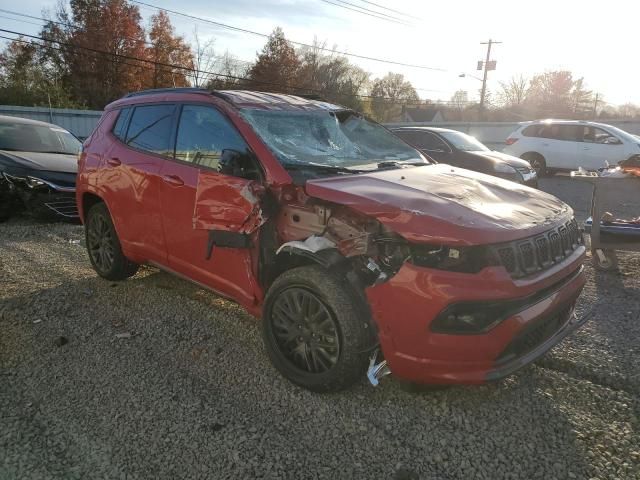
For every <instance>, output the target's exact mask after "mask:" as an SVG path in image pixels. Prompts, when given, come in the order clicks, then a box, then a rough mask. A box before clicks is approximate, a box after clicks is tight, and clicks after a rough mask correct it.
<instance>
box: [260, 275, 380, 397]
mask: <svg viewBox="0 0 640 480" xmlns="http://www.w3.org/2000/svg"><path fill="white" fill-rule="evenodd" d="M350 292H351V290H350V288H349V286H347V285H345V284H344V283H343V281H342V280H340V279H339V278H338V277H336V276H335V275H333V274H331V273H329V272H328V271H327V270H325V269H323V268H321V267H319V266H306V267H299V268H295V269H293V270H289V271H287V272H285V273H283V274H282V275H281V276H280V277H278V278H277V279H276V281H275V282H274V283H273V285H272V286H271V288H270V289H269V292H268V293H267V297H266V300H265V306H264V316H263V337H264V342H265V347H266V350H267V353H268V355H269V358H270V360H271V362H272V363H273V365H274V366H275V367H276V368H277V369H278V370H279V371H280V373H281V374H282V375H283V376H284V377H285V378H287V379H288V380H290V381H292V382H293V383H295V384H297V385H300V386H302V387H304V388H307V389H309V390H313V391H316V392H329V391H338V390H342V389H344V388H347V387H349V386H350V385H352V384H353V383H354V382H356V381H357V380H358V378H359V377H361V378H364V376H365V373H366V370H367V366H368V352H367V347H368V346H370V345H371V330H370V327H369V324H368V321H367V319H366V318H364V315H363V314H362V312H361V311H360V310H359V309H358V307H357V305H356V300H355V294H353V293H351V294H350Z"/></svg>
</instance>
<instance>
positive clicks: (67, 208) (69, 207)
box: [45, 198, 79, 218]
mask: <svg viewBox="0 0 640 480" xmlns="http://www.w3.org/2000/svg"><path fill="white" fill-rule="evenodd" d="M45 206H46V207H47V208H49V209H51V210H53V211H54V212H55V213H57V214H58V215H60V216H62V217H66V218H77V217H78V216H79V215H78V206H77V205H76V201H75V199H71V198H70V199H64V200H56V201H54V202H47V203H45Z"/></svg>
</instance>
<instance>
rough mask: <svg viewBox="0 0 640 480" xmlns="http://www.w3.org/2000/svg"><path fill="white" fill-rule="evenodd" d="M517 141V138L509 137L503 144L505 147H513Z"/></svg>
mask: <svg viewBox="0 0 640 480" xmlns="http://www.w3.org/2000/svg"><path fill="white" fill-rule="evenodd" d="M517 141H518V139H517V138H514V137H509V138H507V139H506V140H505V141H504V143H506V144H507V145H513V144H514V143H516V142H517Z"/></svg>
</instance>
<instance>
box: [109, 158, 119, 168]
mask: <svg viewBox="0 0 640 480" xmlns="http://www.w3.org/2000/svg"><path fill="white" fill-rule="evenodd" d="M107 164H108V165H111V166H112V167H118V166H120V165H122V162H121V161H120V159H119V158H118V157H112V158H109V159H108V160H107Z"/></svg>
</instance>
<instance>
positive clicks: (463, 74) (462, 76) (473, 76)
mask: <svg viewBox="0 0 640 480" xmlns="http://www.w3.org/2000/svg"><path fill="white" fill-rule="evenodd" d="M458 77H460V78H465V77H471V78H475V79H476V80H478V81H479V82H482V81H483V80H482V79H481V78H480V77H476V76H475V75H471V74H470V73H461V74H460V75H458Z"/></svg>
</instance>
